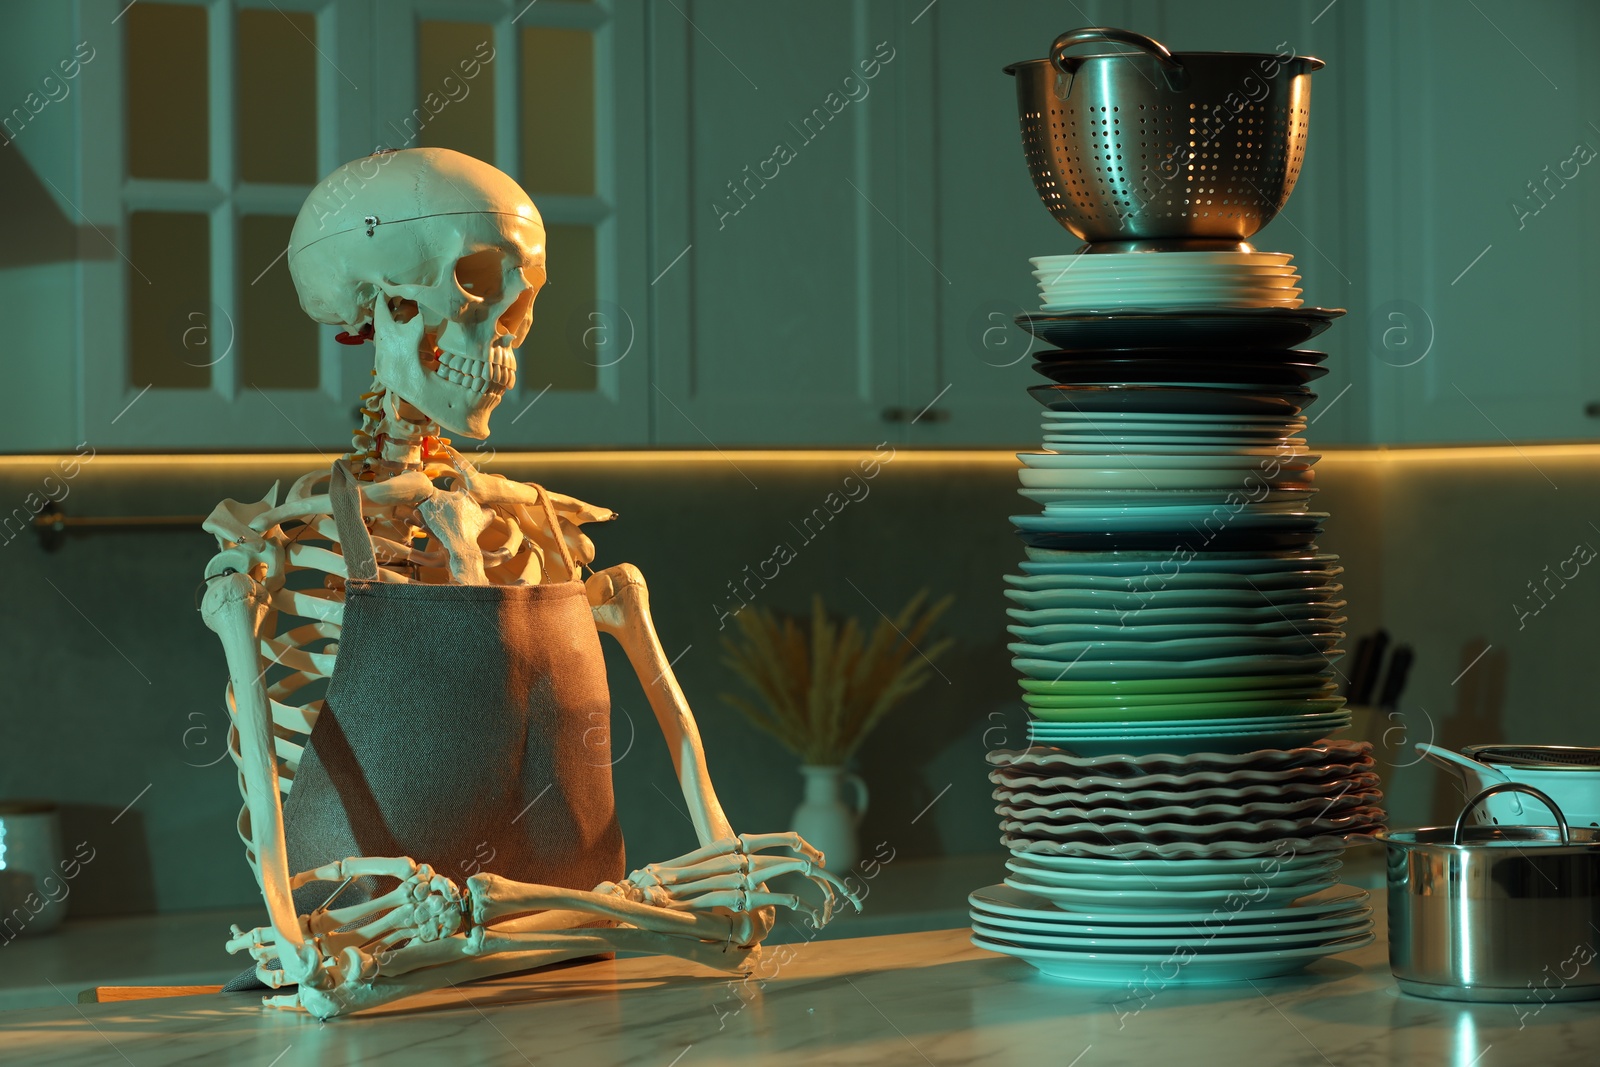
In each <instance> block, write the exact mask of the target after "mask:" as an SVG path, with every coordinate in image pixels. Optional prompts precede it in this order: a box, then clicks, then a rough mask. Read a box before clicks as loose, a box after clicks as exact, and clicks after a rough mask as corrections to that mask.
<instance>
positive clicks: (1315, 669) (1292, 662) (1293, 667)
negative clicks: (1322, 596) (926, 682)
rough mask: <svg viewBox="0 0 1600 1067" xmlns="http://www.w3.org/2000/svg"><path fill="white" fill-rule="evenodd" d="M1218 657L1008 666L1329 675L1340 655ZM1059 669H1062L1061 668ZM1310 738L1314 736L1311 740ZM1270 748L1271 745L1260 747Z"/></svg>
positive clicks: (1036, 670)
mask: <svg viewBox="0 0 1600 1067" xmlns="http://www.w3.org/2000/svg"><path fill="white" fill-rule="evenodd" d="M1343 654H1344V653H1342V652H1334V653H1331V654H1330V655H1327V656H1318V655H1310V656H1219V657H1217V658H1215V659H1174V660H1160V659H1108V660H1093V661H1090V660H1083V661H1080V662H1078V663H1076V664H1072V665H1070V666H1068V665H1066V664H1062V663H1059V662H1057V661H1056V660H1047V659H1030V658H1026V657H1022V656H1018V657H1017V658H1015V659H1013V660H1012V661H1011V666H1012V667H1014V668H1015V669H1016V670H1017V671H1018V672H1020V673H1021V674H1022V675H1024V676H1025V677H1028V678H1043V679H1047V680H1060V679H1064V678H1066V677H1067V674H1068V673H1070V674H1071V676H1072V679H1071V680H1074V681H1086V682H1092V681H1117V680H1123V679H1129V680H1139V679H1145V678H1212V677H1218V676H1221V675H1225V674H1246V675H1263V674H1323V673H1326V674H1330V675H1331V674H1332V672H1333V668H1332V666H1331V663H1332V661H1333V660H1335V659H1337V658H1338V657H1340V656H1342V655H1343ZM1063 668H1066V669H1065V670H1064V669H1063ZM1313 740H1314V739H1313ZM1264 747H1267V748H1270V747H1272V746H1270V745H1267V746H1264Z"/></svg>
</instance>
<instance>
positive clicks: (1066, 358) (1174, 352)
mask: <svg viewBox="0 0 1600 1067" xmlns="http://www.w3.org/2000/svg"><path fill="white" fill-rule="evenodd" d="M1033 358H1034V359H1036V360H1038V361H1039V362H1040V363H1071V362H1074V361H1076V360H1082V359H1091V360H1092V359H1119V360H1121V359H1166V360H1176V361H1178V362H1182V363H1190V364H1192V363H1196V362H1200V361H1202V360H1205V359H1211V358H1216V359H1221V360H1224V361H1226V362H1229V363H1321V362H1323V361H1324V360H1326V359H1327V358H1328V353H1326V352H1318V351H1316V350H1315V349H1312V348H1260V349H1251V348H1245V349H1235V350H1230V351H1228V352H1225V353H1223V352H1218V353H1211V352H1206V353H1204V354H1203V355H1198V356H1197V355H1196V354H1195V350H1194V349H1192V348H1047V349H1045V350H1044V351H1043V352H1034V353H1033Z"/></svg>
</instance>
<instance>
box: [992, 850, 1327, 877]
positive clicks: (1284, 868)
mask: <svg viewBox="0 0 1600 1067" xmlns="http://www.w3.org/2000/svg"><path fill="white" fill-rule="evenodd" d="M1340 855H1342V853H1338V852H1318V853H1313V854H1311V855H1309V856H1271V857H1256V858H1253V859H1244V860H1118V859H1099V858H1096V857H1085V856H1047V855H1041V854H1039V853H1037V852H1013V853H1011V856H1012V858H1013V859H1015V860H1017V861H1019V862H1022V863H1028V864H1032V865H1033V866H1035V867H1038V868H1041V869H1043V870H1048V871H1060V872H1063V873H1068V874H1109V875H1112V876H1114V877H1121V876H1126V877H1131V876H1134V875H1147V874H1149V875H1158V876H1160V877H1162V878H1168V877H1172V878H1207V877H1217V876H1225V875H1231V876H1234V877H1238V876H1239V875H1244V874H1276V873H1280V872H1291V871H1306V870H1315V869H1317V868H1320V867H1323V866H1325V865H1327V864H1329V863H1338V862H1339V856H1340Z"/></svg>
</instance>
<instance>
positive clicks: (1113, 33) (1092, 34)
mask: <svg viewBox="0 0 1600 1067" xmlns="http://www.w3.org/2000/svg"><path fill="white" fill-rule="evenodd" d="M1093 41H1109V42H1111V43H1112V44H1125V45H1128V46H1130V47H1133V48H1137V49H1138V50H1139V51H1141V52H1144V53H1145V54H1147V55H1149V56H1150V57H1151V58H1153V59H1154V60H1155V61H1156V62H1157V63H1159V64H1161V71H1162V73H1163V74H1165V75H1166V76H1167V85H1168V86H1169V87H1171V88H1172V90H1173V91H1174V92H1176V91H1178V90H1180V89H1182V88H1183V87H1184V85H1185V84H1186V83H1187V81H1188V72H1187V71H1185V70H1184V69H1183V64H1182V63H1181V62H1179V60H1178V58H1177V57H1176V56H1174V55H1173V54H1172V50H1171V49H1169V48H1168V47H1167V46H1166V45H1164V44H1162V43H1161V42H1160V41H1158V40H1156V39H1155V38H1154V37H1146V36H1145V35H1144V34H1142V33H1135V32H1134V31H1132V30H1122V29H1118V28H1117V27H1115V26H1085V27H1083V28H1082V29H1077V30H1068V31H1067V32H1066V33H1063V34H1062V35H1061V36H1060V37H1057V38H1056V40H1055V43H1054V44H1052V45H1051V46H1050V64H1051V66H1053V67H1055V68H1056V70H1058V71H1060V72H1061V73H1062V74H1065V75H1067V76H1068V77H1071V76H1072V72H1071V71H1069V70H1068V69H1067V49H1069V48H1071V47H1073V46H1074V45H1080V44H1089V43H1090V42H1093Z"/></svg>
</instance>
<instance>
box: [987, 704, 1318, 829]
mask: <svg viewBox="0 0 1600 1067" xmlns="http://www.w3.org/2000/svg"><path fill="white" fill-rule="evenodd" d="M1337 732H1338V731H1337V730H1318V729H1299V728H1296V729H1288V728H1285V729H1283V730H1279V731H1277V732H1275V733H1274V732H1259V733H1244V732H1242V731H1240V732H1237V733H1231V734H1208V735H1206V736H1204V737H1165V736H1162V735H1159V734H1141V735H1139V736H1137V737H1128V736H1114V737H1075V738H1071V739H1070V740H1061V739H1043V738H1040V739H1036V742H1035V743H1038V744H1048V745H1056V746H1059V747H1060V748H1061V749H1062V751H1070V752H1074V753H1077V754H1078V755H1080V756H1118V755H1120V756H1151V755H1158V754H1164V753H1174V752H1176V753H1197V752H1213V753H1225V752H1226V753H1243V752H1259V751H1260V750H1262V749H1265V748H1292V747H1294V746H1297V745H1309V744H1311V743H1312V742H1313V741H1321V740H1323V739H1325V738H1327V737H1328V736H1329V735H1331V734H1334V733H1337ZM1002 829H1004V827H1002Z"/></svg>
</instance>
